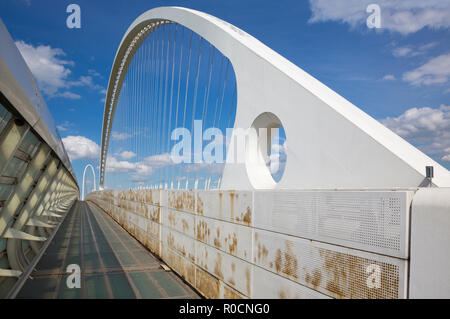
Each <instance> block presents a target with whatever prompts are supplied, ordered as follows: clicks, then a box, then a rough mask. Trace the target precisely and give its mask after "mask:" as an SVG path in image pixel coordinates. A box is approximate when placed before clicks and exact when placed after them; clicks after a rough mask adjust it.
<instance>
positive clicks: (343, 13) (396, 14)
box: [309, 0, 450, 34]
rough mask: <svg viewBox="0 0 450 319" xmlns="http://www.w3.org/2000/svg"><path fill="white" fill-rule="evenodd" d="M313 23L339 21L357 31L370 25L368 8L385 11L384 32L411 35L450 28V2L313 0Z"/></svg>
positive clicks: (382, 19)
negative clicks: (376, 5)
mask: <svg viewBox="0 0 450 319" xmlns="http://www.w3.org/2000/svg"><path fill="white" fill-rule="evenodd" d="M309 2H310V6H311V11H312V17H311V19H310V22H321V21H328V20H331V21H339V22H343V23H347V24H349V25H350V26H351V27H353V28H355V27H357V26H358V25H363V24H365V23H366V19H367V17H368V16H369V13H367V12H366V8H367V6H368V5H369V4H372V3H376V4H378V5H379V6H380V8H381V27H382V28H383V29H386V30H389V31H392V32H399V33H401V34H410V33H414V32H417V31H419V30H421V29H423V28H431V29H439V28H443V29H447V28H450V2H449V1H442V0H428V1H423V0H408V1H405V0H377V1H375V2H374V1H373V0H310V1H309Z"/></svg>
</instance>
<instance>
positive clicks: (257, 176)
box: [100, 7, 450, 189]
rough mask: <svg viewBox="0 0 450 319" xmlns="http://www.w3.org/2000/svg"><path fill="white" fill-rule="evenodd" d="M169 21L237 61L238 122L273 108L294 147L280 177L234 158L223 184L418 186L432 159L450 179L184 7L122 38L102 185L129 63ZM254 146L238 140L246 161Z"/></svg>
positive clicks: (228, 29)
mask: <svg viewBox="0 0 450 319" xmlns="http://www.w3.org/2000/svg"><path fill="white" fill-rule="evenodd" d="M170 22H176V23H178V24H181V25H183V26H185V27H187V28H189V29H191V30H193V31H194V32H195V33H197V34H199V35H200V36H201V37H203V38H204V39H206V40H207V41H209V42H210V43H211V44H212V45H214V46H215V47H216V48H217V49H218V50H219V51H220V52H222V53H223V55H225V56H226V57H227V58H229V60H230V61H231V63H232V65H233V68H234V72H235V74H236V81H237V88H238V89H237V110H236V121H235V123H234V128H235V129H236V128H244V129H246V128H250V127H252V125H253V127H254V121H255V119H257V118H258V117H259V116H260V115H261V114H263V113H266V112H267V113H268V114H270V113H272V114H274V115H275V116H276V117H277V118H278V119H279V120H280V121H281V124H282V125H283V127H284V129H285V132H286V138H287V141H288V145H289V148H288V149H287V164H286V168H285V171H284V175H283V178H282V179H281V181H280V182H278V183H274V182H273V180H271V177H270V172H269V171H268V169H267V167H266V166H265V165H259V164H260V163H259V164H258V163H257V165H256V166H255V165H253V164H249V163H248V162H247V164H245V163H241V164H231V163H230V164H227V165H226V166H225V169H224V173H223V178H222V184H221V187H222V188H223V189H267V188H272V189H273V188H275V189H336V188H339V189H349V188H357V189H361V188H371V189H377V188H410V187H413V188H415V187H418V186H424V185H425V182H426V178H425V167H426V166H433V167H434V179H433V184H434V185H435V186H438V187H443V186H450V172H449V171H448V170H447V169H446V168H444V167H442V166H441V165H439V164H438V163H437V162H435V161H434V160H432V159H431V158H429V157H428V156H427V155H425V154H424V153H422V152H421V151H419V150H418V149H416V148H415V147H413V146H412V145H410V144H409V143H408V142H406V141H405V140H403V139H402V138H400V137H399V136H398V135H396V134H395V133H393V132H392V131H390V130H389V129H387V128H386V127H384V126H383V125H382V124H380V123H379V122H378V121H376V120H375V119H373V118H371V117H370V116H369V115H367V114H366V113H364V112H363V111H361V110H360V109H358V108H357V107H356V106H354V105H353V104H351V103H350V102H349V101H347V100H346V99H344V98H343V97H341V96H340V95H338V94H337V93H335V92H334V91H332V90H331V89H329V88H328V87H327V86H325V85H324V84H322V83H321V82H319V81H318V80H316V79H315V78H313V77H312V76H311V75H309V74H307V73H306V72H304V71H303V70H301V69H300V68H298V67H297V66H295V65H294V64H292V63H291V62H289V61H288V60H286V59H285V58H283V57H282V56H280V55H279V54H277V53H276V52H274V51H273V50H271V49H270V48H268V47H267V46H265V45H264V44H262V43H261V42H259V41H258V40H256V39H255V38H253V37H252V36H250V35H249V34H247V33H245V32H244V31H242V30H240V29H238V28H236V27H234V26H232V25H231V24H229V23H227V22H224V21H222V20H220V19H218V18H215V17H213V16H211V15H208V14H205V13H202V12H198V11H195V10H190V9H186V8H179V7H161V8H156V9H152V10H149V11H147V12H145V13H144V14H142V15H140V16H139V17H138V18H137V19H136V20H135V21H134V22H133V23H132V25H131V26H130V27H129V29H128V30H127V32H126V34H125V36H124V37H123V39H122V42H121V44H120V47H119V49H118V51H117V53H116V57H115V61H114V65H113V68H112V71H111V75H110V80H109V85H108V93H107V98H106V104H105V114H104V120H103V132H102V153H101V168H100V186H102V185H103V182H104V172H105V163H106V157H107V152H108V143H109V137H110V132H111V126H112V120H113V117H114V110H115V107H116V102H117V97H118V94H119V92H120V88H121V85H122V81H123V78H124V76H125V74H126V70H127V66H128V64H129V63H130V60H131V59H132V56H133V54H134V52H135V50H136V48H138V47H139V45H140V43H141V42H142V41H143V38H145V36H146V35H147V34H148V33H149V32H152V30H154V29H156V28H157V27H158V26H159V25H161V24H164V23H170ZM263 122H264V121H263ZM266 122H267V124H268V125H275V126H276V125H279V123H278V124H277V123H272V124H270V120H268V121H266ZM255 138H256V139H257V136H255V135H253V136H250V140H249V141H250V142H251V141H252V139H253V140H254V141H256V142H257V140H255ZM250 144H251V143H250ZM248 145H249V143H247V146H245V145H240V146H239V145H238V147H240V148H241V149H240V150H238V152H239V151H241V152H243V153H247V161H248V159H249V158H251V157H252V155H255V156H256V157H258V154H252V153H251V152H253V150H252V149H250V148H249V149H247V150H246V149H245V148H246V147H247V148H248ZM249 152H250V154H249ZM228 155H230V154H228ZM229 160H231V159H229ZM227 162H231V161H227Z"/></svg>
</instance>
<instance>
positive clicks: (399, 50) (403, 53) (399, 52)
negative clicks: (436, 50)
mask: <svg viewBox="0 0 450 319" xmlns="http://www.w3.org/2000/svg"><path fill="white" fill-rule="evenodd" d="M436 45H437V43H436V42H430V43H426V44H423V45H420V46H410V45H409V46H402V47H396V48H394V49H393V50H392V54H393V55H394V56H395V57H397V58H400V57H408V58H409V57H413V56H417V55H423V54H425V53H426V52H427V51H428V50H429V49H431V48H433V47H435V46H436Z"/></svg>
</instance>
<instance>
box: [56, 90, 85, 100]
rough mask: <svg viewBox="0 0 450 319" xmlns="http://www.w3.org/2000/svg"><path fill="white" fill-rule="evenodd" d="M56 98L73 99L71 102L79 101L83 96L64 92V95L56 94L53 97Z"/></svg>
mask: <svg viewBox="0 0 450 319" xmlns="http://www.w3.org/2000/svg"><path fill="white" fill-rule="evenodd" d="M53 96H54V97H63V98H66V99H71V100H79V99H81V95H79V94H76V93H72V92H68V91H66V92H62V93H56V94H54V95H53Z"/></svg>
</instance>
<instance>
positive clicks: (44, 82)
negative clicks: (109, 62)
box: [15, 40, 104, 99]
mask: <svg viewBox="0 0 450 319" xmlns="http://www.w3.org/2000/svg"><path fill="white" fill-rule="evenodd" d="M15 44H16V46H17V48H18V49H19V51H20V53H21V54H22V56H23V58H24V60H25V62H26V63H27V65H28V67H29V68H30V70H31V72H32V73H33V75H34V76H35V78H36V79H37V81H38V84H39V87H40V89H41V90H42V91H43V92H44V93H45V94H46V95H48V96H49V97H63V98H68V99H79V98H81V96H80V95H79V94H76V93H73V92H69V91H67V90H68V89H69V88H71V87H81V86H85V87H89V88H91V89H93V90H98V91H100V92H102V91H103V90H104V88H103V87H102V86H100V85H97V84H95V83H94V82H93V79H92V76H81V77H80V78H79V79H78V80H75V81H73V80H70V75H71V73H72V71H71V70H70V68H69V67H72V66H74V65H75V63H74V62H73V61H69V60H64V59H63V57H65V56H66V53H65V52H64V51H63V50H62V49H59V48H52V47H51V46H50V45H38V46H33V45H32V44H28V43H25V42H24V41H21V40H19V41H16V42H15ZM88 72H89V73H90V74H91V75H93V76H97V74H98V73H96V72H95V71H94V70H89V71H88Z"/></svg>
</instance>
